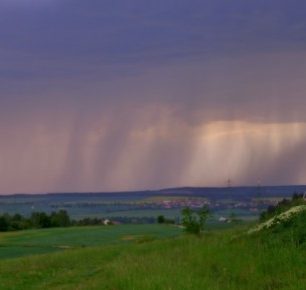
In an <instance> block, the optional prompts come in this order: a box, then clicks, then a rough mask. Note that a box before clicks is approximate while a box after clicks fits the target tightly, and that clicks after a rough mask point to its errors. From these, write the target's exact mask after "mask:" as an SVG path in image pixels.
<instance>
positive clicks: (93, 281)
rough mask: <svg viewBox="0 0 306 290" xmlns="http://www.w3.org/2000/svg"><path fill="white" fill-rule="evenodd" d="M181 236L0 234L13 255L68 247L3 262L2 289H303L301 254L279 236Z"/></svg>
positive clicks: (304, 253) (305, 254) (304, 258)
mask: <svg viewBox="0 0 306 290" xmlns="http://www.w3.org/2000/svg"><path fill="white" fill-rule="evenodd" d="M65 231H66V233H65ZM179 231H180V230H179V229H177V228H174V227H167V226H166V227H165V226H160V225H153V226H152V225H149V226H145V225H142V226H132V228H131V227H130V226H127V227H126V228H124V226H118V227H116V226H114V227H109V228H107V227H104V228H99V229H97V230H96V231H95V233H96V235H95V234H94V233H93V228H89V229H84V231H81V230H80V229H78V228H76V229H75V228H71V229H63V232H62V231H60V230H58V229H56V230H41V231H40V230H37V231H28V232H23V233H18V234H17V233H13V234H4V235H1V243H4V242H5V241H6V242H10V243H11V245H12V247H13V246H19V245H25V244H32V243H34V242H35V243H36V244H41V245H46V246H50V245H71V246H74V247H71V248H67V249H66V250H61V251H57V252H56V253H51V251H49V252H50V253H47V254H41V255H28V256H25V257H19V258H14V259H8V257H7V258H6V259H2V260H1V261H0V273H1V275H0V289H84V290H85V289H86V290H87V289H105V290H107V289H109V290H119V289H134V290H138V289H139V290H142V289H148V290H151V289H152V290H153V289H154V290H156V289H173V290H176V289H182V290H188V289H195V290H198V289H209V290H213V289H220V290H226V289H233V290H237V289H243V290H245V289H254V290H255V289H256V290H258V289H267V290H268V289H271V290H272V289H273V290H274V289H292V290H298V289H301V290H302V289H305V287H306V275H305V274H306V270H305V269H306V248H305V247H303V246H297V245H296V244H295V243H294V242H292V243H290V242H286V243H284V242H283V241H282V240H280V239H279V238H278V236H277V235H269V236H268V237H267V236H261V235H252V236H249V235H246V229H245V228H241V229H230V230H215V231H209V232H206V233H205V234H204V235H203V236H202V237H200V238H199V237H197V236H189V235H186V234H180V232H179ZM51 232H52V235H51ZM14 235H15V236H14ZM91 235H92V236H91ZM160 238H163V239H160ZM125 241H128V242H125ZM84 243H87V244H86V247H82V245H83V244H84ZM7 250H8V251H10V249H7ZM36 254H37V253H36Z"/></svg>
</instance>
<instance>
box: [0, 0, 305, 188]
mask: <svg viewBox="0 0 306 290" xmlns="http://www.w3.org/2000/svg"><path fill="white" fill-rule="evenodd" d="M305 79H306V2H305V1H303V0H291V1H287V0H286V1H284V0H250V1H245V0H233V1H228V0H188V1H187V0H105V1H101V0H87V1H84V0H82V1H81V0H0V193H2V194H11V193H44V192H94V191H122V190H142V189H157V188H164V187H174V186H225V185H226V184H227V180H228V179H230V180H231V182H232V184H233V185H236V186H239V185H258V184H262V185H284V184H306V154H305V152H306V113H305V112H306V82H305Z"/></svg>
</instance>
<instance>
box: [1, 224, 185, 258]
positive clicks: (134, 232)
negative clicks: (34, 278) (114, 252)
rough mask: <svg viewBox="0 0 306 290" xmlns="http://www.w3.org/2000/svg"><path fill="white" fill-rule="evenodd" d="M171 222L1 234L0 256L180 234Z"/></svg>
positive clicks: (122, 242) (30, 253) (8, 256)
mask: <svg viewBox="0 0 306 290" xmlns="http://www.w3.org/2000/svg"><path fill="white" fill-rule="evenodd" d="M181 232H182V230H181V229H180V228H178V227H175V226H170V225H169V226H168V225H157V224H155V225H154V224H152V225H114V226H91V227H71V228H54V229H41V230H27V231H20V232H9V233H0V259H4V258H14V257H20V256H27V255H32V254H42V253H49V252H55V251H64V250H69V249H73V248H84V247H90V246H101V245H114V244H125V243H130V242H141V241H145V240H154V239H160V238H166V237H173V236H177V235H180V234H181Z"/></svg>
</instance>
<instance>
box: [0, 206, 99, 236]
mask: <svg viewBox="0 0 306 290" xmlns="http://www.w3.org/2000/svg"><path fill="white" fill-rule="evenodd" d="M103 224H104V219H101V218H83V219H81V220H77V221H76V220H72V219H71V218H70V216H69V215H68V213H67V211H66V210H59V211H57V212H55V211H54V212H51V213H50V214H48V213H45V212H33V213H32V214H31V215H30V216H29V217H25V216H22V215H20V214H8V213H5V214H2V215H0V232H7V231H18V230H27V229H43V228H56V227H70V226H87V225H103Z"/></svg>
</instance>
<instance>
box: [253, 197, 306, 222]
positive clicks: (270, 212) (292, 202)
mask: <svg viewBox="0 0 306 290" xmlns="http://www.w3.org/2000/svg"><path fill="white" fill-rule="evenodd" d="M305 204H306V201H305V200H304V198H303V194H301V193H294V194H293V196H292V198H291V199H286V198H284V199H282V200H281V201H280V202H278V203H277V204H276V205H275V206H273V205H270V206H269V207H268V208H267V210H266V211H264V212H262V213H261V215H260V218H259V220H260V222H264V221H266V220H268V219H270V218H273V217H274V216H276V215H279V214H281V213H283V212H285V211H287V210H288V209H290V208H292V207H293V206H298V205H305Z"/></svg>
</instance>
